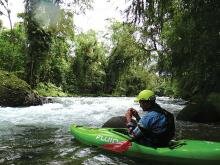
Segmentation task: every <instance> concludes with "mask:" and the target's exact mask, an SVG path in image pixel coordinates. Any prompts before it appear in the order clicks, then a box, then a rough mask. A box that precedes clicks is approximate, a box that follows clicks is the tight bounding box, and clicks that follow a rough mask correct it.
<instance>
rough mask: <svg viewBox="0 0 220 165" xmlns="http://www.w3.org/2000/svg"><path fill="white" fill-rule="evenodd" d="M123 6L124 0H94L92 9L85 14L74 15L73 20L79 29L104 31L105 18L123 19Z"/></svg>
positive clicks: (124, 5) (106, 22)
mask: <svg viewBox="0 0 220 165" xmlns="http://www.w3.org/2000/svg"><path fill="white" fill-rule="evenodd" d="M125 8H126V0H94V4H93V9H92V10H88V11H86V14H85V15H83V14H82V15H76V16H75V19H74V21H75V24H76V26H77V27H78V28H77V29H78V30H79V31H83V32H85V31H88V30H90V29H94V30H96V31H106V26H107V24H108V21H107V19H115V20H117V21H123V20H125V18H124V14H123V11H124V10H125Z"/></svg>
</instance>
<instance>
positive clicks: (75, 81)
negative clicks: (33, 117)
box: [0, 0, 220, 98]
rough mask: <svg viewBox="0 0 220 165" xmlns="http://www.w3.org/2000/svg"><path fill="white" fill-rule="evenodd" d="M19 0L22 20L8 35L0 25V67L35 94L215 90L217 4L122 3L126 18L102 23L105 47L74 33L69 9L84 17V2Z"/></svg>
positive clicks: (204, 0) (194, 94) (218, 73)
mask: <svg viewBox="0 0 220 165" xmlns="http://www.w3.org/2000/svg"><path fill="white" fill-rule="evenodd" d="M1 2H7V1H1ZM24 2H25V13H22V14H20V17H21V18H23V21H22V22H20V23H17V24H16V26H13V27H12V28H11V29H10V30H8V29H5V28H3V27H2V26H0V69H1V70H5V71H9V72H14V73H15V74H16V75H17V76H19V77H20V78H22V79H24V80H26V82H27V83H28V84H30V85H31V87H32V88H37V89H38V90H39V91H41V92H42V93H44V94H43V95H45V93H46V92H47V91H48V90H52V89H53V90H54V91H60V90H63V91H64V92H67V93H71V94H78V95H90V94H92V95H124V96H133V95H135V94H137V92H138V91H139V90H142V89H144V88H149V89H153V90H155V91H156V92H157V94H160V95H172V96H180V97H184V98H204V97H206V96H208V95H209V94H210V97H211V96H212V95H213V93H215V94H217V95H218V93H219V92H220V86H219V84H220V79H219V77H220V64H219V61H220V59H219V57H220V55H219V52H220V46H219V43H220V34H219V29H220V20H219V19H217V18H220V2H219V1H218V0H201V1H197V0H166V1H165V0H130V2H131V3H130V6H129V7H128V9H127V10H126V13H127V15H128V21H127V22H126V23H120V22H115V21H113V22H110V24H109V29H108V34H106V36H109V38H108V42H111V46H110V47H109V46H107V44H106V43H104V42H101V41H100V40H99V39H100V38H99V37H98V34H97V33H96V32H95V31H88V32H84V33H76V30H75V27H74V22H73V17H74V13H77V12H79V11H80V10H78V11H77V8H74V6H77V7H78V8H79V9H83V12H85V10H86V9H87V8H90V7H91V6H92V0H91V1H84V0H78V1H76V0H72V1H68V3H66V2H65V1H60V0H56V1H54V0H43V1H42V0H25V1H24ZM72 4H74V6H73V5H72ZM1 5H2V3H1ZM61 6H66V8H65V9H64V8H61ZM6 7H7V6H6ZM48 11H49V12H48ZM1 13H2V11H1ZM9 14H10V13H9ZM48 84H49V85H48ZM56 86H57V88H56ZM41 89H43V90H41ZM48 93H49V92H48ZM54 93H56V92H54ZM58 93H59V92H58ZM57 95H58V94H57ZM62 95H63V94H62Z"/></svg>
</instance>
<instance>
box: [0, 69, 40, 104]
mask: <svg viewBox="0 0 220 165" xmlns="http://www.w3.org/2000/svg"><path fill="white" fill-rule="evenodd" d="M40 104H42V101H41V98H40V97H39V96H38V95H37V94H36V93H34V92H33V91H32V90H31V88H30V86H29V85H28V84H27V83H26V82H25V81H23V80H21V79H19V78H18V77H16V76H15V75H13V74H11V73H8V72H5V71H1V70H0V106H10V107H18V106H31V105H40Z"/></svg>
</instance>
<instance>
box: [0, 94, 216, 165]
mask: <svg viewBox="0 0 220 165" xmlns="http://www.w3.org/2000/svg"><path fill="white" fill-rule="evenodd" d="M133 99H134V98H131V97H72V98H54V100H55V103H50V104H44V105H42V106H32V107H26V108H10V107H0V164H19V165H20V164H21V165H23V164H48V165H59V164H61V165H62V164H74V165H77V164H85V165H94V164H95V165H104V164H106V165H107V164H112V165H114V164H115V165H118V164H120V165H127V164H128V165H136V164H147V165H162V164H163V162H149V161H146V160H140V159H134V158H130V157H126V156H120V155H115V154H110V153H107V152H104V151H102V150H100V149H97V148H94V147H89V146H85V145H83V144H81V143H78V142H77V141H76V140H74V138H73V136H72V135H71V134H70V131H69V127H70V125H71V124H72V123H75V124H78V125H85V126H92V127H101V126H102V124H103V123H104V122H105V121H107V120H108V119H109V118H111V117H113V116H119V115H122V114H124V113H125V112H126V110H127V109H128V108H129V107H134V108H136V109H138V110H139V112H140V114H141V113H142V111H141V109H140V107H139V105H138V104H135V103H134V102H133ZM157 102H158V103H159V104H160V105H161V106H162V107H163V108H165V109H167V110H169V111H170V112H172V113H174V114H175V115H176V114H177V113H178V112H179V111H180V110H181V109H182V108H183V107H184V102H183V101H181V100H173V99H170V98H167V97H158V98H157ZM176 126H177V131H176V139H182V138H184V139H200V140H212V141H220V133H219V132H220V124H198V123H191V122H181V121H177V122H176Z"/></svg>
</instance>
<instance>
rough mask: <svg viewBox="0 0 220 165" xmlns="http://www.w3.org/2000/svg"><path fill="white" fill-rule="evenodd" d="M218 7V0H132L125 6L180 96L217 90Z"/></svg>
mask: <svg viewBox="0 0 220 165" xmlns="http://www.w3.org/2000/svg"><path fill="white" fill-rule="evenodd" d="M219 9H220V2H219V1H218V0H209V1H205V0H201V1H197V0H178V1H176V0H168V1H164V0H159V1H158V0H139V1H134V0H133V3H131V6H130V8H129V9H128V10H127V11H128V13H130V14H131V13H132V14H133V15H134V17H133V18H134V21H137V20H140V21H142V24H143V26H142V27H143V33H142V34H143V35H142V36H143V38H145V40H146V41H147V40H150V41H151V44H149V46H150V48H153V49H155V48H156V49H155V50H157V54H158V56H159V57H158V60H159V61H158V62H159V71H160V73H161V74H162V75H166V76H169V77H170V76H171V77H172V78H173V82H175V83H174V84H175V86H177V87H178V89H177V90H178V93H179V94H180V95H181V96H182V97H187V98H192V96H202V98H203V99H204V98H205V97H206V96H207V95H208V94H209V93H211V92H219V90H220V86H219V84H220V83H219V80H220V79H219V74H220V69H219V68H220V67H219V61H220V60H219V57H220V56H219V51H220V50H219V49H220V47H219V43H220V37H219V28H220V21H219V20H218V19H217V18H219V16H220V12H219Z"/></svg>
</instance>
